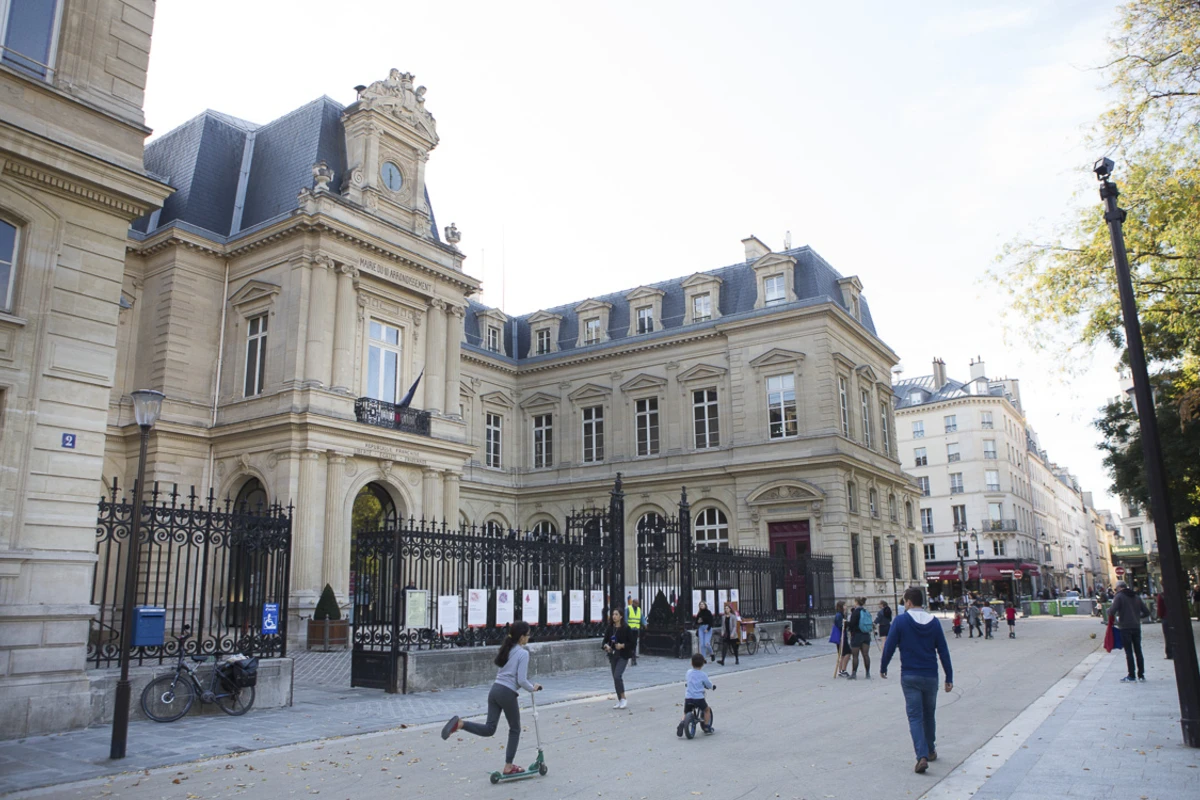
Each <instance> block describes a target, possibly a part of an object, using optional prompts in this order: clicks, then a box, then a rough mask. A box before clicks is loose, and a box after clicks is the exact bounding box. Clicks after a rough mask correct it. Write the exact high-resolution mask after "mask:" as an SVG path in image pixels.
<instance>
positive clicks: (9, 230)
mask: <svg viewBox="0 0 1200 800" xmlns="http://www.w3.org/2000/svg"><path fill="white" fill-rule="evenodd" d="M16 264H17V229H16V227H15V226H13V225H10V224H9V223H7V222H5V221H4V220H2V219H0V311H11V310H12V295H13V284H14V283H15V282H16V280H15V278H16Z"/></svg>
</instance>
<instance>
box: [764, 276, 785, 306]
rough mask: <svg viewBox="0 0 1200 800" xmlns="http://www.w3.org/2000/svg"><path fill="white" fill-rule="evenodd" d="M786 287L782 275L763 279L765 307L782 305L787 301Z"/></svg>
mask: <svg viewBox="0 0 1200 800" xmlns="http://www.w3.org/2000/svg"><path fill="white" fill-rule="evenodd" d="M785 292H786V285H785V284H784V281H783V276H782V275H768V276H767V277H766V278H763V300H764V302H765V304H766V305H774V304H775V303H782V302H783V301H784V300H786V299H787V295H786V294H785Z"/></svg>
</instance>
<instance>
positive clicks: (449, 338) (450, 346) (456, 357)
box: [442, 306, 467, 416]
mask: <svg viewBox="0 0 1200 800" xmlns="http://www.w3.org/2000/svg"><path fill="white" fill-rule="evenodd" d="M466 314H467V310H466V309H465V308H463V307H462V306H450V308H449V311H448V313H447V316H446V396H445V398H444V399H443V401H442V402H443V405H445V407H446V408H445V410H444V412H443V413H445V414H446V415H447V416H458V415H459V408H458V407H459V397H460V395H461V394H462V389H461V388H460V387H459V381H460V380H461V367H462V348H461V346H460V345H461V344H462V338H463V317H465V316H466Z"/></svg>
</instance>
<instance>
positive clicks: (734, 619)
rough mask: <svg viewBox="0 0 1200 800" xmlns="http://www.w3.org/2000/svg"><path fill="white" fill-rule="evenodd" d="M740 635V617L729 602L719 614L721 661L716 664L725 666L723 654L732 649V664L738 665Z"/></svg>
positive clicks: (735, 608)
mask: <svg viewBox="0 0 1200 800" xmlns="http://www.w3.org/2000/svg"><path fill="white" fill-rule="evenodd" d="M741 635H742V617H741V615H740V614H738V611H737V606H735V605H734V604H733V603H731V602H727V603H725V608H724V611H723V613H722V614H721V660H720V661H718V662H717V663H718V664H720V665H721V666H722V667H723V666H725V654H726V653H728V652H729V649H730V648H733V663H734V664H740V663H742V662H741V660H740V659H739V658H738V644H739V642H738V637H740V636H741Z"/></svg>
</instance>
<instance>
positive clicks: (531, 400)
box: [521, 392, 559, 409]
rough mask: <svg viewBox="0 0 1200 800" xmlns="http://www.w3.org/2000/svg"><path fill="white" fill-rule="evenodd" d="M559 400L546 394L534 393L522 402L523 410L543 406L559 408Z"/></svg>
mask: <svg viewBox="0 0 1200 800" xmlns="http://www.w3.org/2000/svg"><path fill="white" fill-rule="evenodd" d="M558 401H559V398H557V397H555V396H554V395H552V394H547V393H546V392H534V393H533V394H531V395H529V397H526V398H525V399H524V400H522V401H521V408H524V409H531V408H541V407H543V406H557V405H558Z"/></svg>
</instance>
